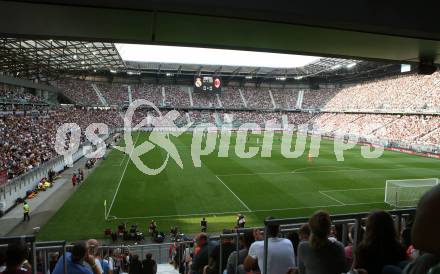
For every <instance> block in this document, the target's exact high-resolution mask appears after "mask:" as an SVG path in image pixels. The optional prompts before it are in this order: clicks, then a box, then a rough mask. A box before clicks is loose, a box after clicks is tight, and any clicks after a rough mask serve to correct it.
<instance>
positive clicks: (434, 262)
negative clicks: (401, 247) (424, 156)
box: [403, 186, 440, 274]
mask: <svg viewBox="0 0 440 274" xmlns="http://www.w3.org/2000/svg"><path fill="white" fill-rule="evenodd" d="M439 212H440V186H436V187H434V188H432V189H431V190H430V191H428V192H427V193H425V195H423V197H422V198H421V199H420V201H419V204H418V206H417V211H416V217H415V220H414V226H413V228H412V233H411V234H412V241H413V243H414V247H415V248H416V249H418V250H419V251H420V256H419V257H418V258H417V259H416V260H415V261H414V262H412V263H411V264H409V265H408V266H407V267H406V268H405V270H404V271H403V273H404V274H426V273H429V274H439V273H440V219H439Z"/></svg>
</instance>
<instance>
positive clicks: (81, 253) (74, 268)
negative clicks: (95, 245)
mask: <svg viewBox="0 0 440 274" xmlns="http://www.w3.org/2000/svg"><path fill="white" fill-rule="evenodd" d="M65 256H66V264H67V273H69V274H102V273H101V270H100V268H99V267H98V265H97V264H96V261H95V257H94V256H93V255H91V254H89V251H88V246H87V244H86V243H85V242H78V243H75V244H74V245H73V248H72V252H66V255H65ZM52 274H64V258H63V257H62V256H61V258H60V259H59V260H58V262H57V264H56V265H55V269H54V270H53V272H52Z"/></svg>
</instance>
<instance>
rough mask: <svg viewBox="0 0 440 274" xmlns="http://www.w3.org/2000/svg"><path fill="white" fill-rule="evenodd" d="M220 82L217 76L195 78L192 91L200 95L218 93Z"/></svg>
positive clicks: (220, 87) (220, 86)
mask: <svg viewBox="0 0 440 274" xmlns="http://www.w3.org/2000/svg"><path fill="white" fill-rule="evenodd" d="M221 90H222V80H221V78H220V77H218V76H195V77H194V91H195V92H201V93H211V92H220V91H221Z"/></svg>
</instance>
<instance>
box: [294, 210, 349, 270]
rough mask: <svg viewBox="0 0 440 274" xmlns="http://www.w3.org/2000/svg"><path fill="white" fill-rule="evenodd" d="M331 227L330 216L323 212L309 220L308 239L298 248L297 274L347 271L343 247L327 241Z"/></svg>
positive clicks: (338, 243) (317, 213)
mask: <svg viewBox="0 0 440 274" xmlns="http://www.w3.org/2000/svg"><path fill="white" fill-rule="evenodd" d="M331 225H332V223H331V220H330V215H329V214H328V213H327V212H324V211H318V212H316V213H315V214H313V215H312V217H311V218H310V219H309V227H310V232H311V233H310V239H309V241H302V242H301V243H300V244H299V246H298V271H297V273H300V274H304V273H307V274H340V273H345V272H347V271H348V269H349V267H348V265H347V261H346V258H345V251H344V246H343V245H342V244H341V243H340V242H338V241H335V240H330V239H329V235H330V230H331ZM291 273H294V272H291Z"/></svg>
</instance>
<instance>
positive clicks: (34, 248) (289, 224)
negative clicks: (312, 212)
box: [0, 209, 415, 274]
mask: <svg viewBox="0 0 440 274" xmlns="http://www.w3.org/2000/svg"><path fill="white" fill-rule="evenodd" d="M389 213H390V214H391V215H392V216H393V217H394V220H395V224H396V229H397V230H398V231H401V229H402V227H403V226H404V225H405V222H406V218H407V217H408V216H409V215H410V214H413V213H415V209H402V210H393V211H389ZM369 214H370V213H369V212H362V213H354V214H340V215H333V216H331V219H332V222H333V224H338V225H342V242H343V243H344V244H345V243H346V242H345V240H346V239H347V238H348V228H349V226H350V225H353V226H354V239H353V243H352V244H353V248H356V246H357V244H358V243H359V242H360V238H359V236H360V229H361V225H362V221H363V220H365V219H366V218H367V217H368V215H369ZM308 220H309V218H308V217H302V218H289V219H272V220H267V221H265V222H264V225H265V226H264V227H251V228H241V229H237V230H236V231H234V232H233V233H230V234H220V235H218V236H211V237H209V240H210V241H211V242H212V241H219V244H220V246H219V248H220V258H219V264H218V265H219V266H221V265H222V263H223V261H224V260H227V259H228V258H223V250H222V248H223V247H222V245H221V242H222V239H224V238H234V239H235V249H236V251H237V252H236V254H235V255H236V256H237V257H236V262H235V271H236V272H235V273H238V272H237V271H238V266H239V263H238V262H239V260H238V259H239V252H238V251H239V250H240V246H239V240H240V236H242V235H243V234H244V233H245V232H249V231H254V230H255V229H259V230H261V231H264V258H263V259H264V262H263V269H262V273H263V274H264V273H267V256H268V240H269V238H268V237H267V231H268V229H267V227H268V226H269V225H280V234H281V235H283V236H285V234H286V233H289V232H292V231H297V230H298V229H299V228H300V227H301V226H302V225H303V224H305V223H307V222H308ZM18 240H21V241H24V242H27V243H28V245H29V247H30V250H31V262H32V271H33V274H36V270H37V258H38V259H39V260H40V266H41V268H42V269H41V271H42V273H44V274H48V273H49V272H48V269H49V268H48V267H49V260H48V256H49V254H50V253H53V252H59V254H60V258H61V255H63V258H64V260H65V254H66V251H67V250H69V249H70V248H71V247H72V245H68V244H66V241H51V242H35V237H34V236H22V237H6V238H0V247H4V246H6V245H7V244H8V243H11V242H14V241H18ZM192 243H193V241H181V242H176V243H173V242H171V243H160V244H146V245H125V244H121V245H111V246H101V247H100V249H99V250H100V252H101V255H103V254H104V253H105V251H108V250H110V249H112V250H116V249H119V250H120V251H121V253H123V252H124V251H126V250H128V251H129V252H130V253H131V254H137V255H139V256H140V258H143V257H144V255H145V254H146V253H152V254H153V258H154V259H155V260H156V262H157V263H168V262H169V261H168V259H169V256H168V251H169V249H170V247H171V246H173V245H175V244H176V245H178V246H180V249H179V251H178V253H177V260H178V261H179V263H182V262H183V261H184V260H183V259H184V258H183V257H182V256H183V254H184V251H185V248H186V247H189V245H190V244H192ZM209 246H210V245H209V244H208V247H209ZM171 259H172V258H171ZM221 273H222V272H221V267H220V269H219V274H221ZM64 274H67V269H66V263H65V261H64Z"/></svg>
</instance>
